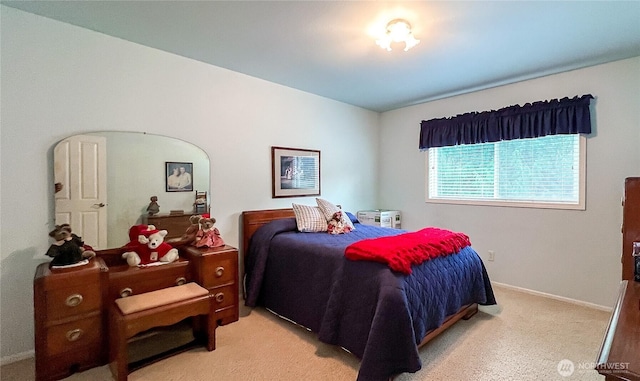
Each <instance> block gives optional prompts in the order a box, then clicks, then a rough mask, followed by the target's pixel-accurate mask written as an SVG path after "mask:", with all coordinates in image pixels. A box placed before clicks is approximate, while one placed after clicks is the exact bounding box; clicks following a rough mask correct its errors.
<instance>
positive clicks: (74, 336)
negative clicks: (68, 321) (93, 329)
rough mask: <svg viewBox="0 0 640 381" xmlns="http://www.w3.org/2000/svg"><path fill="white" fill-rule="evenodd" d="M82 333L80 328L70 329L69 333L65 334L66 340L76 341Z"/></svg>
mask: <svg viewBox="0 0 640 381" xmlns="http://www.w3.org/2000/svg"><path fill="white" fill-rule="evenodd" d="M83 333H84V331H82V330H81V329H80V328H76V329H72V330H71V331H68V332H67V334H66V336H67V340H69V341H77V340H78V339H79V338H80V337H81V336H82V334H83Z"/></svg>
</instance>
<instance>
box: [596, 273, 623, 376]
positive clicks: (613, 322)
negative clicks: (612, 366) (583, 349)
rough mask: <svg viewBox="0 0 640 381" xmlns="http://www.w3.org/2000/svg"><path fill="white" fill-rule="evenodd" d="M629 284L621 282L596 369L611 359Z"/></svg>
mask: <svg viewBox="0 0 640 381" xmlns="http://www.w3.org/2000/svg"><path fill="white" fill-rule="evenodd" d="M627 282H628V281H626V280H623V281H621V282H620V288H619V291H618V300H617V302H616V305H615V307H614V308H613V312H612V313H611V317H610V318H609V324H607V329H606V330H605V332H606V336H605V338H604V340H602V346H600V351H598V360H597V361H596V369H600V368H601V367H602V366H603V365H604V364H606V363H607V361H608V359H609V353H610V352H611V343H612V342H613V336H614V334H615V332H616V326H617V325H618V319H619V318H620V310H621V309H622V301H623V300H624V295H625V293H626V290H627Z"/></svg>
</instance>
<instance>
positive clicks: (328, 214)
mask: <svg viewBox="0 0 640 381" xmlns="http://www.w3.org/2000/svg"><path fill="white" fill-rule="evenodd" d="M316 203H318V208H320V210H321V211H322V214H323V215H324V218H325V219H326V220H327V222H329V221H331V218H333V214H334V213H335V212H337V211H339V210H340V211H342V209H341V208H340V207H339V206H337V205H334V204H333V203H331V202H329V201H327V200H323V199H321V198H316ZM342 222H343V223H344V224H345V225H346V226H348V227H350V228H351V230H355V229H356V228H355V226H353V223H352V222H351V218H349V216H347V213H345V212H344V211H342Z"/></svg>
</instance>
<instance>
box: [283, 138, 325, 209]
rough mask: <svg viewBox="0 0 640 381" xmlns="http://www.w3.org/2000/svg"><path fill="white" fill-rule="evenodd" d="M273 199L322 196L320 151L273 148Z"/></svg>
mask: <svg viewBox="0 0 640 381" xmlns="http://www.w3.org/2000/svg"><path fill="white" fill-rule="evenodd" d="M271 170H272V186H271V188H272V195H271V196H272V198H279V197H300V196H319V195H320V151H317V150H310V149H301V148H286V147H271Z"/></svg>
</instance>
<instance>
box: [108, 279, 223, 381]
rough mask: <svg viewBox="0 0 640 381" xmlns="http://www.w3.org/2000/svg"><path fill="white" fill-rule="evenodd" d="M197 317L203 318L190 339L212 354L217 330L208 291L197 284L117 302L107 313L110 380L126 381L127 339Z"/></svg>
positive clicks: (127, 369) (195, 324)
mask: <svg viewBox="0 0 640 381" xmlns="http://www.w3.org/2000/svg"><path fill="white" fill-rule="evenodd" d="M200 315H203V316H202V317H201V319H202V320H201V321H199V322H194V324H193V327H194V336H195V337H196V338H199V339H203V340H204V341H205V343H206V347H207V350H209V351H213V350H214V349H216V343H215V340H216V339H215V331H216V327H217V323H216V321H215V315H214V304H213V303H212V299H211V294H210V293H209V291H208V290H207V289H205V288H203V287H201V286H199V285H198V284H196V283H187V284H184V285H181V286H175V287H169V288H163V289H160V290H157V291H151V292H147V293H144V294H139V295H134V296H129V297H126V298H121V299H117V300H116V301H115V303H114V304H113V306H112V307H111V311H110V313H109V346H110V350H109V366H110V368H111V372H112V373H113V376H114V378H115V379H116V380H118V381H125V380H127V376H128V374H129V363H128V355H127V341H128V340H129V339H130V338H132V337H133V336H135V335H136V334H138V333H140V332H143V331H146V330H149V329H152V328H156V327H162V326H168V325H172V324H176V323H178V322H180V321H182V320H184V319H186V318H189V317H196V316H200ZM199 329H201V331H199Z"/></svg>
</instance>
